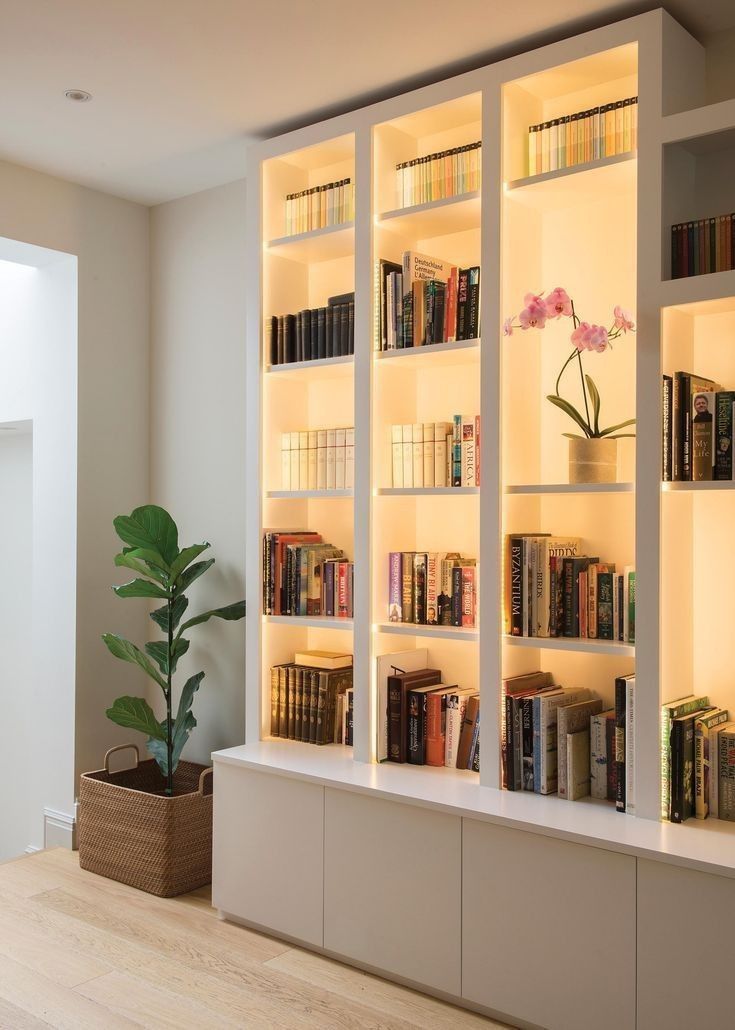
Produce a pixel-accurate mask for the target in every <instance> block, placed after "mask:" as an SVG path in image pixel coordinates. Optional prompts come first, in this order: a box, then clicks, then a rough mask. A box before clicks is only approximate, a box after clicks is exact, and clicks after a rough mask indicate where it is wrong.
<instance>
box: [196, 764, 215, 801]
mask: <svg viewBox="0 0 735 1030" xmlns="http://www.w3.org/2000/svg"><path fill="white" fill-rule="evenodd" d="M213 772H214V766H212V765H210V767H209V768H208V769H205V770H204V772H203V773H202V775H201V776H200V777H199V793H200V794H201V795H202V797H203V796H204V778H205V776H211V775H212V773H213Z"/></svg>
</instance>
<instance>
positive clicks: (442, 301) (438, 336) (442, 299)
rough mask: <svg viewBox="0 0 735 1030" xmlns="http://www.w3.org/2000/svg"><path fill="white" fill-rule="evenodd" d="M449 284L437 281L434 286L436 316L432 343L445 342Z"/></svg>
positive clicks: (433, 320)
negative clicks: (445, 316) (445, 318)
mask: <svg viewBox="0 0 735 1030" xmlns="http://www.w3.org/2000/svg"><path fill="white" fill-rule="evenodd" d="M446 297H447V284H446V283H442V282H439V281H437V282H436V283H435V285H434V315H433V318H432V324H431V341H430V342H431V343H443V342H444V308H445V305H446Z"/></svg>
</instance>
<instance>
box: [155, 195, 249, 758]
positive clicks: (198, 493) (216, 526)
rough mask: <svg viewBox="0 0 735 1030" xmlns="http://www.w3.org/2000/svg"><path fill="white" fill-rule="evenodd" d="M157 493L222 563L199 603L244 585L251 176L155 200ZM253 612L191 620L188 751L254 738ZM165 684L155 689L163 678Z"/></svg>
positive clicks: (238, 593) (185, 669) (198, 592)
mask: <svg viewBox="0 0 735 1030" xmlns="http://www.w3.org/2000/svg"><path fill="white" fill-rule="evenodd" d="M151 298H152V300H151V341H152V359H151V500H152V501H154V502H156V503H158V504H162V505H163V506H164V507H166V508H168V509H169V511H170V512H171V514H172V515H173V517H174V518H175V519H176V521H177V523H178V526H179V531H180V538H181V540H182V541H183V542H185V543H197V542H200V541H202V540H208V541H209V542H210V543H211V545H212V549H211V552H210V553H211V555H212V556H213V557H215V558H216V561H217V564H216V565H215V566H214V568H213V569H211V570H210V571H209V572H208V573H207V574H206V575H205V576H204V577H203V578H202V579H201V580H200V581H199V582H198V583H196V584H195V585H194V586H193V587H192V589H191V591H190V612H192V613H195V612H197V611H200V610H202V609H204V608H205V607H206V608H209V607H216V606H220V605H223V604H228V603H230V602H232V601H237V600H240V599H241V598H243V597H244V596H245V486H246V484H245V183H244V182H243V181H240V182H234V183H230V184H229V185H227V186H222V187H218V188H216V189H212V190H206V191H205V192H203V193H197V194H194V195H192V196H189V197H184V198H183V199H181V200H175V201H171V202H170V203H168V204H162V205H160V206H158V207H155V208H153V209H152V210H151ZM244 636H245V628H244V623H243V622H239V623H223V622H220V621H212V622H210V623H207V624H206V625H204V626H200V627H196V628H195V629H194V630H192V633H191V640H192V646H191V650H190V651H189V653H188V655H187V656H186V658H185V659H184V661H182V663H181V665H180V667H179V668H180V674H181V675H180V683H181V682H183V680H184V679H185V677H186V676H188V675H191V674H192V673H194V672H198V671H199V670H201V669H203V670H204V671H205V673H206V675H205V679H204V681H203V683H202V686H201V688H200V690H199V693H198V695H197V697H196V700H195V702H194V713H195V715H196V717H197V719H198V722H199V725H198V727H197V729H196V730H195V731H194V734H193V736H192V740H191V744H190V745H189V746H188V747H187V750H186V757H188V758H190V759H192V760H194V761H201V762H208V760H209V755H210V753H211V751H212V750H214V749H216V748H220V747H227V746H231V745H234V744H239V743H242V741H243V740H244V738H245V682H244V680H245V644H244ZM154 689H155V688H154Z"/></svg>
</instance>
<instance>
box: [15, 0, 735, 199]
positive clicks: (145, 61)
mask: <svg viewBox="0 0 735 1030" xmlns="http://www.w3.org/2000/svg"><path fill="white" fill-rule="evenodd" d="M643 6H645V5H641V4H635V3H629V2H622V3H610V2H609V0H557V2H556V3H549V2H548V0H513V2H511V0H461V2H460V3H456V4H452V3H449V2H447V0H362V2H359V3H358V2H355V0H281V2H278V0H276V2H270V3H269V2H263V0H257V2H255V0H250V2H248V0H205V2H201V0H0V159H5V160H8V161H14V162H17V163H19V164H24V165H29V166H31V167H33V168H37V169H40V170H42V171H46V172H50V173H52V174H55V175H58V176H61V177H63V178H66V179H70V180H72V181H74V182H79V183H83V184H84V185H87V186H92V187H95V188H97V189H101V190H104V191H106V192H108V193H114V194H117V195H119V196H123V197H129V198H131V199H134V200H138V201H142V202H143V203H146V204H155V203H160V202H161V201H165V200H170V199H172V198H174V197H179V196H183V195H185V194H187V193H193V192H196V191H198V190H202V189H207V188H208V187H210V186H216V185H219V184H221V183H223V182H229V181H231V180H234V179H238V178H242V177H243V175H244V155H245V149H246V147H247V143H248V141H249V140H252V139H254V138H258V137H263V136H270V135H273V134H274V133H275V132H277V131H282V130H283V129H286V128H292V127H294V126H296V125H302V124H307V123H308V122H311V121H314V120H316V119H318V118H320V117H323V116H324V115H325V114H333V113H337V112H339V111H343V110H348V109H350V108H352V107H357V106H360V105H361V104H362V103H364V102H366V101H368V100H372V99H377V98H379V97H383V96H390V95H392V94H396V93H400V92H403V91H404V90H405V89H407V88H410V87H411V86H415V85H420V84H423V83H425V82H429V81H433V80H435V79H439V78H443V77H445V76H446V75H447V74H448V73H451V72H457V71H463V70H465V69H466V68H470V67H477V66H479V65H481V64H484V63H488V62H489V61H490V60H492V59H493V58H496V57H497V56H501V55H505V54H507V53H510V52H517V51H519V50H525V49H528V48H529V47H531V46H533V45H537V44H538V43H539V42H542V41H543V42H545V41H547V40H550V39H558V38H562V37H563V36H568V35H571V34H573V33H574V32H576V31H579V30H581V29H584V28H587V27H590V26H593V25H595V24H600V23H602V22H605V21H613V20H617V19H618V18H620V17H624V16H626V15H628V14H630V13H635V12H636V11H638V10H641V9H643ZM648 6H655V4H654V5H648ZM668 7H669V10H670V11H671V13H673V14H675V15H676V16H677V17H678V18H679V20H680V21H682V22H683V23H684V24H685V25H686V27H687V28H689V29H690V31H693V32H694V33H695V34H696V35H697V36H698V37H699V38H702V36H704V35H707V34H709V33H712V32H715V31H717V30H720V29H722V28H725V27H729V26H731V25H732V24H733V22H735V7H734V5H733V0H672V2H671V3H670V4H669V5H668ZM70 88H75V89H84V90H87V91H89V92H90V93H92V94H93V95H94V99H93V101H92V102H91V103H87V104H74V103H71V102H70V101H68V100H66V99H65V98H64V90H66V89H70Z"/></svg>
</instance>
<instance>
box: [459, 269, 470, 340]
mask: <svg viewBox="0 0 735 1030" xmlns="http://www.w3.org/2000/svg"><path fill="white" fill-rule="evenodd" d="M469 278H470V273H469V269H468V268H460V270H459V272H458V273H457V339H458V340H468V339H469V337H468V336H467V335H466V333H467V316H468V303H467V301H468V295H469Z"/></svg>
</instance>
